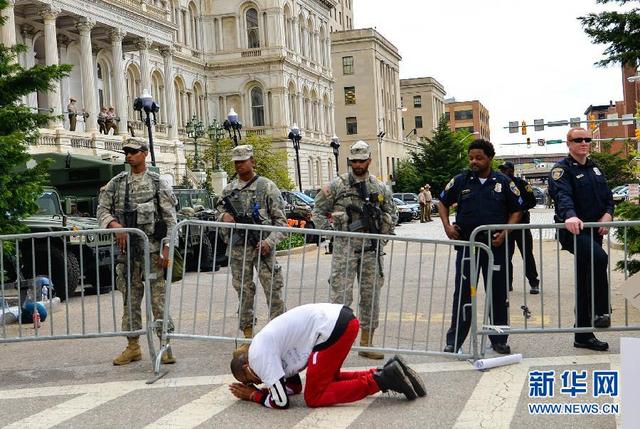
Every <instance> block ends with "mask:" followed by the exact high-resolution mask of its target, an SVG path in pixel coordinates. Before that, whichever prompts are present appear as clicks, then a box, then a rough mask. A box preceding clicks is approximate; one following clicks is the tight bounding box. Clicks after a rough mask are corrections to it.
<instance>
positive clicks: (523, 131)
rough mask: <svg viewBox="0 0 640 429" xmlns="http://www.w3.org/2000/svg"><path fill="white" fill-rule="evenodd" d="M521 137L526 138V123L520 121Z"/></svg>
mask: <svg viewBox="0 0 640 429" xmlns="http://www.w3.org/2000/svg"><path fill="white" fill-rule="evenodd" d="M521 126H522V135H523V136H526V135H527V123H526V122H525V121H522V124H521Z"/></svg>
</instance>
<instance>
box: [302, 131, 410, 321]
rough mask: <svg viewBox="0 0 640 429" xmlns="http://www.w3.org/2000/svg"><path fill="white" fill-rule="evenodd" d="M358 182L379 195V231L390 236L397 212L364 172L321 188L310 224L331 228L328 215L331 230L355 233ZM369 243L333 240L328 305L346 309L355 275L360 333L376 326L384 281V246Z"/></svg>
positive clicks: (385, 193) (360, 204)
mask: <svg viewBox="0 0 640 429" xmlns="http://www.w3.org/2000/svg"><path fill="white" fill-rule="evenodd" d="M356 144H358V143H356ZM354 146H355V145H354ZM367 150H368V146H367ZM352 153H353V150H352ZM352 159H353V158H352ZM355 159H358V158H355ZM360 159H361V158H360ZM362 181H364V182H365V183H366V194H367V195H371V194H378V195H379V197H378V198H379V199H378V204H379V206H380V209H381V210H382V227H381V232H382V233H384V234H392V233H393V230H394V227H395V224H396V221H397V219H398V213H397V207H396V205H395V204H394V203H393V197H392V195H391V191H390V190H389V189H388V188H387V187H386V186H385V185H384V184H383V183H382V182H380V181H379V180H378V179H376V178H375V177H374V176H371V175H369V174H368V173H367V174H366V175H365V176H364V177H357V176H355V175H354V174H353V173H352V172H350V173H347V174H342V175H340V176H338V177H337V178H335V179H334V180H333V181H332V182H331V183H330V184H329V185H325V187H324V188H323V189H322V190H321V191H320V192H319V193H318V195H316V198H315V202H316V204H315V208H314V210H313V222H314V223H315V225H316V227H317V228H319V229H331V225H330V223H329V219H328V214H329V213H331V214H332V216H331V217H332V219H333V229H335V230H337V231H353V232H358V230H357V229H356V230H354V225H357V223H358V221H359V220H360V219H359V217H358V215H357V213H354V212H353V210H351V209H350V208H349V207H350V206H355V207H357V208H359V209H360V210H361V209H362V207H363V205H364V201H363V199H362V197H361V196H360V194H359V193H358V191H357V190H356V188H355V185H356V183H357V182H362ZM356 211H357V210H356ZM349 212H351V214H352V218H351V220H349ZM350 226H351V227H350ZM360 232H362V231H361V230H360ZM370 244H371V241H370V240H366V241H365V242H364V243H363V240H362V239H348V238H340V237H336V238H335V240H334V244H333V257H332V258H333V259H332V264H331V278H330V280H329V283H330V284H331V302H332V303H334V304H344V305H347V306H350V305H351V302H352V301H353V281H354V279H355V277H356V275H357V276H358V281H359V285H360V306H359V314H358V318H359V319H360V325H361V327H362V329H363V330H375V329H376V328H377V327H378V313H379V307H380V288H381V287H382V285H383V282H384V278H383V272H382V267H383V260H382V255H383V246H384V244H385V243H383V242H380V245H379V246H370ZM363 249H364V251H363Z"/></svg>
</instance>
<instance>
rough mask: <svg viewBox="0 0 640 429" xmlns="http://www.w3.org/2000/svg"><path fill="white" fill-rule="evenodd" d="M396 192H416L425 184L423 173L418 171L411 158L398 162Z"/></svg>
mask: <svg viewBox="0 0 640 429" xmlns="http://www.w3.org/2000/svg"><path fill="white" fill-rule="evenodd" d="M395 179H396V184H395V186H394V190H395V192H416V193H417V191H418V190H419V189H420V187H421V186H424V183H425V182H424V180H423V179H422V175H421V174H419V173H418V171H417V169H416V166H415V164H414V163H413V161H412V160H411V159H403V160H402V161H400V162H399V163H398V168H397V169H396V175H395Z"/></svg>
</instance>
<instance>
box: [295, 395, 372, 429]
mask: <svg viewBox="0 0 640 429" xmlns="http://www.w3.org/2000/svg"><path fill="white" fill-rule="evenodd" d="M377 396H379V394H376V395H373V396H367V397H366V398H364V399H362V400H360V401H358V402H353V403H351V404H342V405H338V406H334V407H326V408H316V409H314V410H313V411H312V412H311V413H309V414H307V416H306V417H305V418H304V419H302V420H300V421H299V422H298V424H297V425H295V426H294V429H310V428H313V429H342V428H348V427H349V425H350V424H351V423H353V422H354V421H355V420H356V419H357V418H358V417H359V416H360V414H362V413H363V412H364V410H366V409H367V407H368V406H369V405H371V403H372V402H373V401H374V400H375V399H376V397H377Z"/></svg>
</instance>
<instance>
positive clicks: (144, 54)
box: [135, 38, 153, 97]
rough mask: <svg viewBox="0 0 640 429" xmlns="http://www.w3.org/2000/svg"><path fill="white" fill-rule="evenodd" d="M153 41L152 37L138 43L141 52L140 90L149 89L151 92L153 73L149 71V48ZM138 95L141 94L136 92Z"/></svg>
mask: <svg viewBox="0 0 640 429" xmlns="http://www.w3.org/2000/svg"><path fill="white" fill-rule="evenodd" d="M152 43H153V42H152V41H151V39H146V38H145V39H142V40H140V41H139V42H138V43H136V48H138V50H139V53H140V92H143V91H144V90H145V89H146V90H147V91H149V94H151V74H150V72H149V70H150V67H149V48H150V47H151V44H152ZM135 95H136V97H137V96H139V95H140V94H135Z"/></svg>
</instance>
